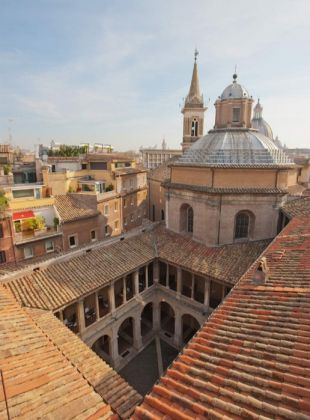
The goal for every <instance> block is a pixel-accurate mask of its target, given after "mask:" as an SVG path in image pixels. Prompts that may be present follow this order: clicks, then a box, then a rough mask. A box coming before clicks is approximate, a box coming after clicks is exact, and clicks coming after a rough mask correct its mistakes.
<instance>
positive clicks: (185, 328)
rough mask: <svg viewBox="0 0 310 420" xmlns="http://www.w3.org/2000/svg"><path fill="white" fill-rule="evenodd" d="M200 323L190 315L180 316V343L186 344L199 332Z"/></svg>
mask: <svg viewBox="0 0 310 420" xmlns="http://www.w3.org/2000/svg"><path fill="white" fill-rule="evenodd" d="M199 328H200V323H199V322H198V320H197V318H195V317H194V316H193V315H190V314H187V313H186V314H183V315H182V341H183V343H187V342H188V341H189V340H190V339H191V338H192V337H193V335H194V334H196V332H197V331H198V330H199Z"/></svg>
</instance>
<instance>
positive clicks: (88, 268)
mask: <svg viewBox="0 0 310 420" xmlns="http://www.w3.org/2000/svg"><path fill="white" fill-rule="evenodd" d="M269 242H270V241H268V240H264V241H255V242H248V243H243V244H234V245H225V246H221V247H215V248H214V247H213V248H209V247H206V246H204V245H202V244H199V243H197V242H195V241H193V240H191V239H189V238H186V237H184V236H182V235H178V234H174V233H172V232H170V231H167V230H166V229H165V228H164V227H163V226H158V227H157V228H155V229H154V230H153V231H150V232H147V233H144V234H141V235H138V236H135V237H133V238H131V239H126V240H125V241H120V242H117V243H115V244H113V245H109V246H105V247H98V248H96V249H93V250H92V251H91V252H90V253H87V254H82V255H79V256H75V257H72V258H71V259H66V260H64V261H61V262H55V263H54V264H51V265H49V266H47V267H46V268H42V269H41V270H40V271H36V272H31V273H30V274H28V275H24V276H22V277H20V278H15V279H12V280H9V281H8V282H7V283H6V284H5V285H6V287H8V288H10V290H11V291H12V293H13V294H14V296H15V298H16V299H17V300H18V301H19V302H20V303H21V304H22V305H23V306H26V307H32V308H41V309H50V310H56V309H58V308H60V307H62V306H65V305H68V304H69V303H71V302H73V301H75V300H76V299H78V298H80V297H82V296H84V295H87V294H89V293H91V292H92V291H94V290H96V289H99V288H100V287H102V286H104V285H105V284H108V283H109V282H110V281H111V280H114V279H116V278H118V277H121V276H123V275H125V274H127V273H128V272H130V271H134V270H135V269H137V267H139V266H142V265H145V264H147V263H149V262H150V261H152V260H153V259H154V258H156V257H159V258H161V259H162V260H166V261H168V262H170V263H171V264H176V265H179V266H181V267H183V268H184V269H188V270H192V271H194V272H196V273H197V274H202V275H208V276H210V277H213V278H215V279H218V280H221V281H223V282H225V283H227V284H234V283H235V282H236V280H237V279H238V278H239V277H240V276H241V275H242V274H243V273H244V272H245V271H246V269H247V268H248V267H249V266H250V264H251V263H252V262H253V261H255V259H256V258H257V257H258V255H260V253H261V252H262V251H263V250H264V249H265V248H266V246H267V245H268V243H269ZM155 245H156V246H155ZM86 280H87V281H86Z"/></svg>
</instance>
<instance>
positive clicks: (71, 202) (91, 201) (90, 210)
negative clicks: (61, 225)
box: [55, 194, 99, 222]
mask: <svg viewBox="0 0 310 420" xmlns="http://www.w3.org/2000/svg"><path fill="white" fill-rule="evenodd" d="M55 207H56V209H57V211H58V213H59V216H60V219H61V220H62V221H63V222H72V221H75V220H79V219H84V218H87V217H93V216H97V215H98V214H99V211H98V210H97V200H96V197H94V196H90V195H87V194H67V195H58V196H55Z"/></svg>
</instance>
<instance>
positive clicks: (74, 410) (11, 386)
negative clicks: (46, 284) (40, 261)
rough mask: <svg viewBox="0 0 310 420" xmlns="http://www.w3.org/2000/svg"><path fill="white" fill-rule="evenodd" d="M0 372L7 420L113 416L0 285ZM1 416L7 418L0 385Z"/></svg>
mask: <svg viewBox="0 0 310 420" xmlns="http://www.w3.org/2000/svg"><path fill="white" fill-rule="evenodd" d="M0 369H1V370H2V371H3V377H4V384H5V390H6V395H7V402H8V409H9V414H10V418H11V419H39V418H40V419H43V418H45V419H47V418H49V419H72V418H76V419H78V418H79V419H95V418H101V419H108V418H112V417H111V416H113V412H112V410H111V407H110V405H108V404H107V403H106V402H105V401H103V399H102V397H101V395H99V393H97V392H96V391H95V389H94V388H93V386H92V385H91V384H90V383H89V381H88V380H87V379H86V378H85V376H84V375H83V372H82V371H81V370H79V369H77V367H76V366H75V365H74V364H72V362H71V360H70V359H69V358H68V357H67V355H64V353H63V352H62V351H61V349H60V348H58V346H57V344H55V343H54V342H53V341H52V340H51V339H50V338H49V337H47V336H46V335H45V334H44V332H43V331H42V330H41V329H40V328H39V327H38V326H37V325H36V323H35V322H34V320H33V319H32V318H31V316H29V314H28V313H26V311H25V310H23V309H22V308H21V307H20V306H19V305H18V304H17V303H16V302H15V301H14V299H13V297H12V295H11V294H10V292H9V291H7V290H5V289H4V287H3V286H1V285H0ZM0 382H1V380H0ZM0 418H1V419H6V418H7V411H6V406H5V401H4V393H3V385H2V383H0ZM114 418H115V417H114Z"/></svg>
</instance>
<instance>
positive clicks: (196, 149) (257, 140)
mask: <svg viewBox="0 0 310 420" xmlns="http://www.w3.org/2000/svg"><path fill="white" fill-rule="evenodd" d="M177 164H180V165H184V166H187V165H195V166H221V167H234V166H246V167H248V166H254V167H259V166H264V167H266V166H278V165H280V166H281V165H285V166H287V165H291V164H292V162H291V161H290V159H289V158H288V157H287V156H286V154H285V153H284V152H283V151H282V150H280V149H279V148H278V147H277V146H276V145H275V143H274V142H273V141H272V140H271V139H270V138H268V137H266V136H264V135H263V134H262V133H260V132H258V131H256V130H251V129H242V128H230V129H219V130H211V131H209V133H208V134H207V135H206V136H204V137H201V138H200V139H199V140H197V141H196V142H195V143H194V144H193V145H192V146H191V147H190V148H189V149H187V150H186V151H185V153H184V154H183V155H182V156H181V157H180V158H179V159H178V160H177Z"/></svg>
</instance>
